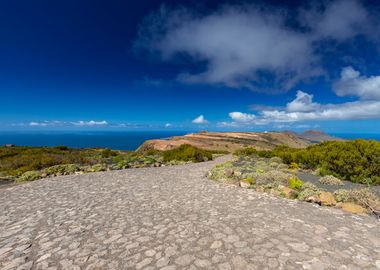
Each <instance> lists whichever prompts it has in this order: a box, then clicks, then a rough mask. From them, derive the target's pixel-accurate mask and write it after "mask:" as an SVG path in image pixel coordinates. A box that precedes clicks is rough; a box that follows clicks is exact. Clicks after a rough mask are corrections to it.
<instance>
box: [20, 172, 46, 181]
mask: <svg viewBox="0 0 380 270" xmlns="http://www.w3.org/2000/svg"><path fill="white" fill-rule="evenodd" d="M40 178H41V172H39V171H28V172H25V173H23V174H22V175H21V176H20V177H19V178H18V179H17V182H25V181H34V180H37V179H40Z"/></svg>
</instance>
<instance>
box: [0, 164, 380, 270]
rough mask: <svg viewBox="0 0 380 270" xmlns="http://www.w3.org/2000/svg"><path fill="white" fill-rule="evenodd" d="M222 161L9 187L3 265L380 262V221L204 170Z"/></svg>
mask: <svg viewBox="0 0 380 270" xmlns="http://www.w3.org/2000/svg"><path fill="white" fill-rule="evenodd" d="M229 158H230V157H228V156H227V157H222V158H220V159H218V160H216V161H211V162H204V163H196V164H186V165H180V166H166V167H160V168H142V169H128V170H120V171H112V172H99V173H90V174H83V175H69V176H61V177H55V178H49V179H44V180H39V181H34V182H30V183H26V184H22V185H16V186H12V187H7V188H0V269H2V270H3V269H4V270H10V269H12V270H13V269H19V270H31V269H33V270H34V269H43V270H46V269H49V270H54V269H57V270H61V269H74V270H76V269H78V270H79V269H82V270H85V269H146V270H151V269H164V270H175V269H189V270H196V269H221V270H230V269H260V270H261V269H302V268H303V269H341V270H346V269H350V270H351V269H380V260H379V258H380V237H379V231H380V223H379V222H378V221H377V220H376V219H375V218H373V217H366V216H357V215H353V214H349V213H345V212H342V211H340V210H337V209H334V208H328V207H318V206H316V205H313V204H307V203H303V202H298V201H292V200H285V199H282V198H276V197H271V196H267V195H265V194H262V193H256V192H255V191H254V190H252V189H241V188H238V187H234V186H230V185H226V184H223V183H218V182H215V181H211V180H208V179H206V178H205V175H206V173H207V171H208V170H210V169H211V168H212V167H213V166H214V165H215V164H217V163H219V162H223V161H225V160H227V159H229Z"/></svg>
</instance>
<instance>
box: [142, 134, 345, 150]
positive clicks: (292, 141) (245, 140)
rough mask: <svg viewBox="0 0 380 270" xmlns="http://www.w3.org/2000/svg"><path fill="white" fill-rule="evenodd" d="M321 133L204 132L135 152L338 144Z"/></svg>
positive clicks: (158, 142) (150, 144)
mask: <svg viewBox="0 0 380 270" xmlns="http://www.w3.org/2000/svg"><path fill="white" fill-rule="evenodd" d="M337 139H338V138H334V137H331V136H329V135H328V134H325V133H323V132H321V131H307V132H305V133H302V134H298V133H294V132H207V131H202V132H199V133H190V134H186V135H184V136H175V137H171V138H169V139H158V140H148V141H146V142H145V143H144V144H142V145H141V146H140V147H139V149H138V150H140V151H148V150H150V149H155V150H161V151H164V150H169V149H173V148H176V147H178V146H180V145H182V144H190V145H193V146H196V147H199V148H202V149H208V150H219V151H228V152H232V151H234V150H236V149H239V148H242V147H244V146H252V147H255V148H257V149H258V150H271V149H273V148H275V147H276V146H278V145H287V146H290V147H293V148H304V147H307V146H308V145H311V144H313V143H318V142H322V141H326V140H337Z"/></svg>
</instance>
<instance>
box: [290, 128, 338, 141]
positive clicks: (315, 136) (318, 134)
mask: <svg viewBox="0 0 380 270" xmlns="http://www.w3.org/2000/svg"><path fill="white" fill-rule="evenodd" d="M295 134H296V136H298V137H299V138H301V139H304V140H307V141H309V142H310V143H320V142H325V141H342V140H343V139H341V138H337V137H334V136H331V135H329V134H327V133H325V132H323V131H321V130H306V131H304V132H303V133H295Z"/></svg>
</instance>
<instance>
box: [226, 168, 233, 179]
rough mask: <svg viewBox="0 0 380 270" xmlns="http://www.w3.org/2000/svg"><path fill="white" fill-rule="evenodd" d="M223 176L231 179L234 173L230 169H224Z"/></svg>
mask: <svg viewBox="0 0 380 270" xmlns="http://www.w3.org/2000/svg"><path fill="white" fill-rule="evenodd" d="M224 175H225V176H226V177H228V178H230V177H232V176H233V175H234V171H233V170H232V169H231V168H226V169H225V170H224Z"/></svg>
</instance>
